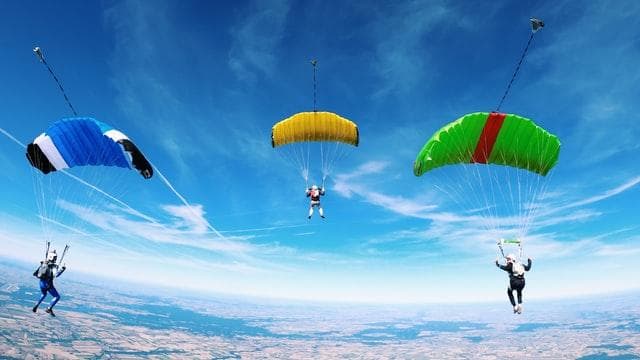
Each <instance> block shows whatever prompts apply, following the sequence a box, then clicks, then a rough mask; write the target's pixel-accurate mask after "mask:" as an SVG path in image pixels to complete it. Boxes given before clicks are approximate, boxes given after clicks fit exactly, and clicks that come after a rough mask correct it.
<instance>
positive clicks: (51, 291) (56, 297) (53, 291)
mask: <svg viewBox="0 0 640 360" xmlns="http://www.w3.org/2000/svg"><path fill="white" fill-rule="evenodd" d="M49 294H51V296H53V300H52V301H51V304H49V307H48V309H49V310H51V309H53V307H54V306H56V304H57V303H58V301H60V294H58V290H56V288H55V287H53V285H51V287H50V288H49Z"/></svg>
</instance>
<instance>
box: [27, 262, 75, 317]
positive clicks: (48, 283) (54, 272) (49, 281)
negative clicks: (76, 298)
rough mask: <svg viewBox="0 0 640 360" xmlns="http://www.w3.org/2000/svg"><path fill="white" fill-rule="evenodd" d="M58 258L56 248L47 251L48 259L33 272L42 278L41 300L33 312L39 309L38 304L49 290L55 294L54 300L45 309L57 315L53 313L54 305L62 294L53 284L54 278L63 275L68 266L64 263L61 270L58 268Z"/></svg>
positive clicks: (39, 301)
mask: <svg viewBox="0 0 640 360" xmlns="http://www.w3.org/2000/svg"><path fill="white" fill-rule="evenodd" d="M56 260H58V254H57V253H56V251H55V250H52V251H49V252H48V253H47V259H46V260H45V261H41V262H40V266H39V267H38V268H37V269H36V271H34V272H33V276H35V277H37V278H38V279H40V292H41V293H42V296H41V297H40V300H38V302H37V303H36V305H35V306H34V307H33V312H36V311H38V306H40V304H41V303H42V301H43V300H44V298H45V297H47V292H48V293H49V294H51V296H53V300H52V301H51V304H49V307H47V310H45V311H46V312H47V313H48V314H51V316H56V315H55V314H54V313H53V307H54V306H55V305H56V304H57V303H58V301H60V294H58V291H57V290H56V288H55V286H53V279H55V278H57V277H58V276H60V275H62V273H63V272H64V271H65V270H66V269H67V267H66V266H65V265H64V264H62V267H61V268H60V270H58V265H57V264H56Z"/></svg>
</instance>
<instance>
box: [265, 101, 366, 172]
mask: <svg viewBox="0 0 640 360" xmlns="http://www.w3.org/2000/svg"><path fill="white" fill-rule="evenodd" d="M359 142H360V134H359V131H358V125H356V123H354V122H353V121H351V120H348V119H345V118H343V117H341V116H340V115H337V114H334V113H332V112H327V111H309V112H301V113H297V114H295V115H293V116H291V117H289V118H286V119H284V120H282V121H280V122H278V123H276V124H275V125H273V127H272V129H271V146H273V147H274V148H278V153H279V154H281V155H283V157H284V158H285V159H286V160H287V161H288V162H290V163H291V164H293V165H294V166H296V167H297V168H298V169H299V170H300V174H301V175H302V177H303V178H304V179H305V182H308V181H309V167H310V164H315V163H316V161H317V163H318V164H320V166H321V170H322V182H323V183H324V180H325V179H326V178H327V176H329V174H330V172H331V171H332V168H333V165H334V164H335V163H336V162H337V161H338V160H339V159H341V158H343V157H344V156H346V155H347V153H349V152H350V149H352V148H353V147H355V146H358V143H359ZM348 145H350V146H348Z"/></svg>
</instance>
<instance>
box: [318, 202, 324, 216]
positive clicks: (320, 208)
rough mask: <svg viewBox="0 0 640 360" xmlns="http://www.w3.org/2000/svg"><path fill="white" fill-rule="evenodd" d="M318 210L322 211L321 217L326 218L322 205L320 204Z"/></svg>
mask: <svg viewBox="0 0 640 360" xmlns="http://www.w3.org/2000/svg"><path fill="white" fill-rule="evenodd" d="M318 212H319V213H320V217H321V218H323V219H324V211H323V210H322V206H321V205H318Z"/></svg>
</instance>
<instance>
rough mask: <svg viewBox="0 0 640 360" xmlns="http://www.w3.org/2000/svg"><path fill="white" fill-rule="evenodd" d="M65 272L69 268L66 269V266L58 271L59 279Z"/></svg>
mask: <svg viewBox="0 0 640 360" xmlns="http://www.w3.org/2000/svg"><path fill="white" fill-rule="evenodd" d="M65 270H67V267H66V266H63V267H62V268H61V269H60V271H58V273H57V274H56V277H59V276H60V275H62V273H63V272H64V271H65Z"/></svg>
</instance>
